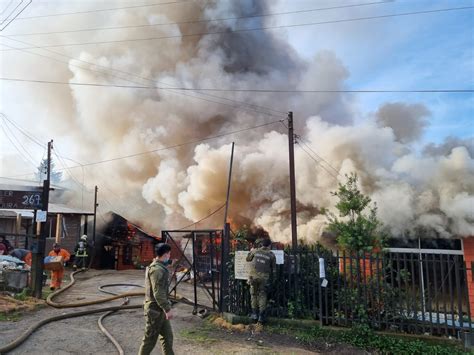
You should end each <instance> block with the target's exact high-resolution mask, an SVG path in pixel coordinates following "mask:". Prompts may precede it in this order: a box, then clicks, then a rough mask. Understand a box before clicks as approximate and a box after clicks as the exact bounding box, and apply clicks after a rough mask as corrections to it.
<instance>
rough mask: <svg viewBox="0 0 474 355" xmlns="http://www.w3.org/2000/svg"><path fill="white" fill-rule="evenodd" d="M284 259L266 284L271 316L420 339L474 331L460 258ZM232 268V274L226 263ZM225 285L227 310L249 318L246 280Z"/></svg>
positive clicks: (319, 254)
mask: <svg viewBox="0 0 474 355" xmlns="http://www.w3.org/2000/svg"><path fill="white" fill-rule="evenodd" d="M285 254H286V256H285V263H284V265H277V270H276V272H275V274H274V275H273V278H272V280H271V282H270V284H269V288H270V292H269V295H270V296H269V314H270V315H271V316H274V317H289V318H300V319H315V320H319V322H320V324H321V325H335V326H347V327H350V326H352V325H353V324H355V323H365V324H369V325H370V326H371V327H372V328H374V329H378V330H393V331H400V332H407V333H418V334H421V333H430V334H444V335H455V336H457V335H458V333H459V332H460V331H472V328H473V324H472V320H471V308H470V302H469V286H471V290H472V291H474V280H469V279H468V275H472V273H471V271H472V270H471V266H470V265H466V263H465V262H464V261H463V257H462V255H449V254H432V253H430V254H428V253H418V254H414V253H391V252H385V253H377V254H367V253H359V254H356V253H352V254H347V253H336V254H331V253H328V252H327V251H326V252H323V251H321V250H318V249H316V248H300V249H299V250H298V251H297V252H296V253H291V251H288V252H287V253H285ZM319 258H323V259H324V265H325V275H321V274H320V264H319ZM229 268H230V270H229V271H230V276H232V270H231V269H232V265H231V263H229ZM320 276H325V279H326V280H327V284H326V282H323V281H324V279H322V278H320ZM325 284H326V285H325ZM229 286H230V287H229V297H228V302H227V309H228V310H229V311H230V312H233V313H237V314H248V313H249V312H250V295H249V290H248V286H247V284H246V282H245V281H244V280H235V279H232V278H231V279H230V282H229ZM323 286H326V287H323ZM472 291H471V293H474V292H472ZM471 297H472V296H471ZM471 302H473V304H474V299H473V300H471Z"/></svg>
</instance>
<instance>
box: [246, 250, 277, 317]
mask: <svg viewBox="0 0 474 355" xmlns="http://www.w3.org/2000/svg"><path fill="white" fill-rule="evenodd" d="M247 261H248V262H252V264H251V267H250V273H249V279H248V283H249V285H250V296H251V306H252V318H253V319H254V320H257V318H258V320H259V321H263V320H264V316H265V309H266V308H267V291H268V286H269V280H270V275H271V274H272V273H273V272H275V269H276V257H275V254H273V252H272V251H271V250H270V248H269V247H260V248H258V249H253V250H251V251H250V253H249V254H248V255H247Z"/></svg>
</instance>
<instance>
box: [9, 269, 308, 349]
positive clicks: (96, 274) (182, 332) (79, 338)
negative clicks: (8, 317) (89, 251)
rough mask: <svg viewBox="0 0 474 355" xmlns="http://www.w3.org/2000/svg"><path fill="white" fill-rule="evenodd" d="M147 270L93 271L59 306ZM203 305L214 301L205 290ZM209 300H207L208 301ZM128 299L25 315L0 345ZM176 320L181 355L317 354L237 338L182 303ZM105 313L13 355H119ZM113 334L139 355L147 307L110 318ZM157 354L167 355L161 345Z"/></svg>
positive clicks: (187, 291) (58, 328) (40, 336)
mask: <svg viewBox="0 0 474 355" xmlns="http://www.w3.org/2000/svg"><path fill="white" fill-rule="evenodd" d="M143 279H144V272H143V271H140V270H131V271H120V272H118V271H112V270H100V271H98V270H91V271H88V272H86V273H84V274H78V275H77V276H76V280H77V281H76V284H75V285H74V286H73V287H72V288H71V289H69V290H67V291H65V292H64V293H63V294H61V295H59V296H58V297H56V298H55V302H58V303H63V302H64V303H67V302H80V301H87V300H93V299H97V298H100V297H106V296H107V295H105V294H104V293H101V292H100V291H99V290H98V287H99V286H100V285H104V284H112V283H132V284H136V285H143ZM108 290H110V291H113V292H119V293H120V292H125V291H131V290H137V288H127V287H110V288H108ZM178 293H179V294H184V295H185V296H186V297H187V298H190V299H191V298H192V287H191V285H187V284H183V285H181V286H180V288H179V289H178ZM198 298H199V302H201V303H209V302H210V300H209V298H207V297H206V296H205V295H204V293H203V292H201V293H200V294H199V296H198ZM206 299H207V301H206ZM121 303H122V300H117V301H113V302H108V303H106V304H101V305H94V306H88V307H81V308H68V309H54V308H51V307H45V308H41V309H39V310H36V311H32V312H28V313H25V314H23V316H22V317H21V319H20V320H19V321H16V322H7V321H4V322H0V334H1V337H0V346H1V345H6V344H8V343H9V342H11V341H12V340H14V339H16V338H17V337H18V336H19V335H20V334H22V333H23V332H24V331H25V330H26V329H28V328H29V327H30V326H31V325H32V324H34V323H36V322H38V321H39V320H41V319H44V318H47V317H50V316H53V315H57V314H64V313H71V312H75V311H79V310H85V309H95V308H101V307H108V306H112V305H120V304H121ZM141 303H142V297H134V298H132V299H131V304H141ZM174 309H175V314H176V317H175V319H173V320H172V327H173V332H174V336H175V345H174V348H175V353H176V354H314V353H315V352H311V351H308V350H305V349H303V348H301V347H299V346H298V344H291V343H289V342H288V341H285V340H282V339H272V338H269V336H268V335H267V336H261V337H259V336H255V335H251V334H250V335H246V334H234V333H230V332H228V331H225V330H219V329H212V330H209V327H208V326H207V324H206V323H205V322H203V320H202V319H200V318H199V317H197V316H193V315H192V310H193V307H192V306H189V305H186V304H177V305H175V307H174ZM101 314H102V313H100V314H94V315H90V316H85V317H78V318H71V319H67V320H63V321H57V322H54V323H50V324H47V325H45V326H43V327H42V328H40V329H39V330H38V331H36V332H35V333H33V334H32V335H31V336H30V337H29V338H28V339H27V340H26V341H25V342H24V343H23V344H22V345H20V346H19V347H18V348H16V349H15V350H13V351H11V352H10V353H9V354H55V355H62V354H117V351H116V349H115V347H114V346H113V345H112V343H111V342H110V341H109V340H108V339H107V338H106V337H105V336H104V335H103V334H102V332H101V331H100V330H99V328H98V325H97V320H98V319H99V317H100V315H101ZM104 325H105V327H106V328H107V329H108V331H109V332H110V333H111V334H112V335H113V336H114V337H115V338H116V339H117V340H118V342H119V343H120V344H121V345H122V347H123V349H124V352H125V354H136V353H137V351H138V348H139V346H140V341H141V338H142V335H143V329H144V317H143V312H142V310H141V309H136V310H127V311H120V312H117V313H114V314H112V315H110V316H109V317H107V318H106V319H105V320H104ZM277 338H280V337H277ZM153 354H161V351H160V349H159V345H157V347H156V348H155V350H154V352H153Z"/></svg>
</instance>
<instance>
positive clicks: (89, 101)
mask: <svg viewBox="0 0 474 355" xmlns="http://www.w3.org/2000/svg"><path fill="white" fill-rule="evenodd" d="M244 4H247V5H246V6H244ZM188 5H189V4H188ZM265 11H268V9H267V6H265V5H264V2H263V1H260V0H255V1H246V2H238V3H237V2H232V1H219V2H216V3H210V2H196V3H193V4H192V5H191V6H181V5H175V6H163V7H149V8H137V9H133V10H130V11H127V12H117V13H115V12H114V13H111V14H109V15H107V17H105V16H104V17H103V19H102V20H103V22H102V26H107V27H109V26H125V25H135V24H143V23H160V22H174V21H179V20H183V19H187V18H196V16H197V18H216V17H235V16H242V15H249V14H255V13H261V12H265ZM262 21H263V20H262V19H255V20H252V22H253V25H257V26H258V25H260V24H262ZM238 26H240V24H239V22H238V21H234V22H233V23H232V22H230V21H227V22H225V23H223V22H211V23H208V24H194V25H192V24H187V25H174V26H156V27H152V28H149V29H140V30H137V29H123V30H118V31H113V35H110V37H107V36H106V35H104V34H103V33H100V32H99V33H97V34H96V35H94V36H91V34H88V37H87V40H88V41H94V40H103V39H104V36H106V38H107V39H116V38H137V37H160V36H169V35H179V34H185V33H192V32H194V33H195V32H204V31H207V30H211V31H215V30H222V29H227V28H235V27H238ZM78 27H80V26H78ZM93 33H96V32H93ZM82 39H85V37H83V38H82ZM59 40H63V41H69V42H70V39H69V38H65V37H59ZM75 40H77V41H79V40H80V38H78V37H75ZM77 54H78V57H79V58H81V59H82V60H84V61H87V62H94V63H98V64H100V65H101V66H105V67H107V68H120V69H121V70H122V71H125V72H128V73H135V74H137V75H138V76H140V77H146V78H153V80H154V83H155V84H156V85H157V86H164V84H163V83H166V84H171V85H172V86H186V87H192V86H197V87H216V88H235V89H239V88H242V89H245V88H275V89H278V88H285V89H288V88H289V89H296V90H298V89H318V88H319V89H333V90H336V89H339V88H343V87H344V80H345V79H346V78H347V77H348V75H349V73H348V71H347V69H346V68H345V67H344V65H343V63H342V62H341V61H340V60H339V59H338V58H337V57H336V56H335V55H334V54H333V53H331V52H321V53H319V54H318V55H317V56H316V57H315V58H314V60H312V61H311V62H306V61H304V60H302V59H300V58H298V56H297V54H296V53H295V52H294V51H293V50H292V48H291V47H290V46H289V45H288V44H287V43H285V41H284V40H283V39H281V38H277V37H276V35H275V34H274V33H270V32H261V31H260V32H259V31H256V32H245V33H236V34H229V35H213V36H201V37H199V36H194V37H186V36H185V37H182V38H171V39H167V40H159V41H144V42H134V43H129V42H124V43H116V44H108V45H103V46H87V47H83V48H82V50H81V51H80V52H79V53H77ZM76 65H78V63H77V62H74V61H71V62H70V68H69V69H70V72H71V73H72V74H71V73H69V76H68V77H67V79H69V80H70V81H71V82H99V83H120V84H125V85H127V84H130V82H127V81H126V80H119V79H117V77H116V76H114V75H110V74H109V75H106V76H104V75H102V74H99V73H98V72H91V71H88V70H86V69H83V68H78V67H77V66H76ZM79 65H80V66H83V67H90V68H91V69H93V70H96V71H102V70H103V68H97V67H94V66H88V65H86V64H84V63H80V64H79ZM114 74H115V75H118V76H119V77H121V78H127V79H129V80H133V81H134V82H136V83H138V84H140V85H150V84H151V82H150V81H147V80H143V79H137V78H136V77H132V76H128V75H125V74H123V73H117V72H115V73H114ZM55 90H57V89H55ZM209 94H212V95H218V96H223V97H226V98H229V99H233V100H239V101H243V102H247V103H250V104H256V105H261V106H266V107H271V108H273V109H278V110H280V111H286V110H293V111H295V119H296V129H297V133H298V134H300V135H302V136H303V138H304V139H305V140H306V141H307V142H308V145H309V146H310V147H311V149H312V150H314V151H315V152H316V153H317V154H318V155H320V156H321V157H324V159H325V160H326V161H328V162H330V164H331V165H332V168H331V167H328V166H327V164H325V163H324V162H322V163H321V164H320V165H318V164H316V163H315V162H314V160H312V159H310V158H309V157H308V156H307V154H306V153H305V152H304V151H303V150H302V149H306V150H308V149H307V147H305V146H304V145H303V146H302V147H301V148H302V149H299V148H298V146H297V147H296V150H295V153H296V170H297V198H298V211H299V214H298V222H299V235H300V237H302V238H306V239H307V240H317V239H318V238H319V237H320V235H321V234H322V232H323V231H324V226H325V218H324V216H322V215H320V214H318V210H320V209H321V208H323V207H324V208H330V209H331V208H333V206H334V198H333V197H332V196H331V195H330V191H334V190H335V189H336V188H337V180H336V178H335V177H334V176H333V175H336V172H335V171H334V170H333V168H334V169H335V170H336V171H337V172H338V173H339V175H340V176H342V177H343V176H344V174H348V173H351V172H353V171H355V172H357V173H358V174H359V176H360V177H361V188H362V190H363V192H364V193H367V194H369V195H370V196H371V197H372V198H373V200H374V201H376V202H377V204H378V207H379V216H380V218H381V219H382V220H383V222H384V223H385V224H386V225H387V226H388V227H390V228H391V229H392V232H393V233H394V235H402V234H405V232H406V231H414V230H415V229H416V227H425V228H426V229H427V230H429V231H434V232H437V233H438V234H439V235H441V236H443V237H450V236H452V235H473V234H474V216H473V213H474V212H473V209H474V208H473V204H474V161H473V155H472V153H473V152H472V145H471V146H469V145H468V142H457V141H456V139H454V138H450V139H448V141H447V142H446V144H445V145H442V146H436V145H430V146H428V147H427V148H426V149H425V151H424V153H423V154H420V153H417V152H416V151H415V150H414V148H413V143H416V142H417V141H418V139H419V138H420V137H421V135H422V133H423V129H424V128H425V127H426V126H427V125H428V117H429V110H428V109H427V108H426V107H424V106H423V105H421V104H415V105H413V104H411V105H409V104H404V103H399V102H398V103H397V102H392V103H387V104H385V105H383V106H382V107H380V108H379V110H378V111H377V112H376V113H375V114H372V115H371V114H366V116H367V117H366V119H365V120H364V123H360V124H354V123H353V121H354V120H353V117H355V116H356V114H357V115H360V113H357V112H354V111H353V107H354V100H355V99H354V98H353V97H351V96H348V95H346V94H335V93H331V94H318V95H316V96H308V95H293V96H292V95H288V94H252V93H245V92H236V93H224V94H223V93H209ZM38 95H39V96H40V97H42V96H44V95H48V93H47V92H46V91H45V92H42V93H39V94H38ZM186 95H187V96H185V95H180V94H177V93H176V92H172V91H166V90H129V89H101V88H91V87H77V86H71V87H70V98H69V99H68V100H65V102H66V103H67V104H68V105H69V106H68V107H69V109H70V110H71V111H70V114H69V115H61V116H59V115H58V116H56V117H55V116H54V115H52V118H51V121H50V122H49V125H50V128H51V131H52V132H56V133H57V134H64V133H65V132H66V131H67V133H68V134H70V135H71V145H74V146H75V152H76V156H75V157H74V158H75V159H77V160H80V161H83V162H90V161H98V160H102V159H108V158H111V157H117V156H124V155H129V154H133V153H135V152H141V151H147V150H151V149H159V148H161V147H166V146H170V145H175V144H178V143H181V142H187V141H193V140H196V139H199V138H201V137H206V136H208V135H216V134H220V133H224V132H228V131H233V130H238V129H241V128H245V127H250V126H254V125H257V124H261V123H265V122H268V121H273V120H277V119H279V118H280V119H284V118H285V114H284V113H282V114H276V115H277V116H278V117H273V116H271V117H268V115H265V114H262V113H259V112H256V111H252V110H236V109H234V108H233V107H231V106H229V104H231V105H232V103H230V102H228V101H222V100H219V99H216V98H214V97H210V96H204V95H202V94H196V93H192V92H187V93H186ZM196 96H197V97H198V98H196ZM71 98H72V100H71ZM71 101H72V103H73V104H70V102H71ZM209 101H221V102H224V103H225V104H227V105H218V104H215V103H213V102H209ZM257 110H260V109H257ZM53 112H54V111H53ZM284 131H285V129H284V127H283V126H282V125H279V124H276V125H274V126H267V127H266V128H260V129H255V130H252V131H247V132H245V133H242V134H238V135H235V136H232V137H229V136H227V137H222V138H220V139H216V140H212V141H208V142H205V143H202V144H198V145H197V146H193V145H185V146H181V147H179V148H176V149H169V150H162V151H156V152H155V153H150V154H146V155H139V156H135V157H131V158H128V159H123V160H117V161H112V162H109V163H106V164H100V165H94V166H92V167H87V168H86V171H87V179H86V180H87V183H89V184H92V183H97V184H98V185H99V187H100V193H101V196H102V197H105V199H106V200H107V204H105V203H104V202H102V203H101V208H103V209H105V210H107V209H113V210H117V211H118V212H119V213H122V214H124V215H125V216H126V217H128V218H131V219H133V220H135V221H136V222H137V223H139V224H142V225H144V226H145V227H146V228H150V229H152V231H154V232H158V231H159V229H160V228H177V227H180V226H182V225H185V224H187V223H189V222H192V221H197V220H199V219H201V218H203V217H205V216H206V215H208V214H209V213H210V212H212V211H213V210H215V209H217V208H218V207H220V206H221V205H222V204H223V203H224V202H225V196H226V188H227V185H226V184H227V171H228V164H229V158H230V143H231V141H233V140H235V142H236V151H235V161H234V170H233V180H232V192H231V209H230V214H229V215H230V217H231V218H232V220H233V221H234V222H235V223H236V224H243V223H253V224H256V225H260V226H262V227H263V228H265V229H266V230H267V231H268V232H269V233H270V235H271V237H272V238H273V239H275V240H280V241H288V240H289V238H290V226H289V188H288V185H289V183H288V161H287V154H288V153H287V149H288V140H287V136H286V135H285V133H284ZM458 143H459V144H458ZM300 144H302V143H300ZM315 159H318V157H315ZM321 165H324V166H325V167H326V169H322V167H321ZM327 170H328V171H329V172H331V174H330V173H329V172H328V171H327ZM76 171H77V170H76ZM339 181H341V182H343V181H344V179H343V178H342V179H341V178H339ZM77 200H78V199H77V198H76V201H77ZM222 221H223V220H222V214H219V215H215V216H213V218H210V219H209V220H207V221H205V223H207V224H206V225H207V226H209V227H217V226H220V225H222Z"/></svg>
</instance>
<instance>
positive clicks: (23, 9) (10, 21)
mask: <svg viewBox="0 0 474 355" xmlns="http://www.w3.org/2000/svg"><path fill="white" fill-rule="evenodd" d="M32 1H33V0H30V1H29V2H28V3H27V4H26V5H25V6H24V7H23V8H22V9H21V10H20V11H18V12H17V14H16V15H14V16H13V17H12V18H10V19H9V21H8V22H7V23H6V24H5V25H4V26H3V27H2V28H0V31H3V30H4V29H5V28H7V27H8V25H9V24H11V23H12V21H14V20H15V19H17V18H18V16H20V14H21V13H22V12H23V11H25V10H26V8H27V7H28V6H30V4H31V3H32ZM22 3H23V0H21V1H20V2H19V3H18V5H17V6H16V7H15V8H14V9H13V10H12V12H10V13H9V14H8V16H7V17H5V19H4V20H3V21H2V22H1V24H0V25H3V23H4V22H5V21H7V20H8V18H9V17H10V16H11V15H12V14H13V13H14V12H15V10H16V9H18V7H20V5H21V4H22Z"/></svg>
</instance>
